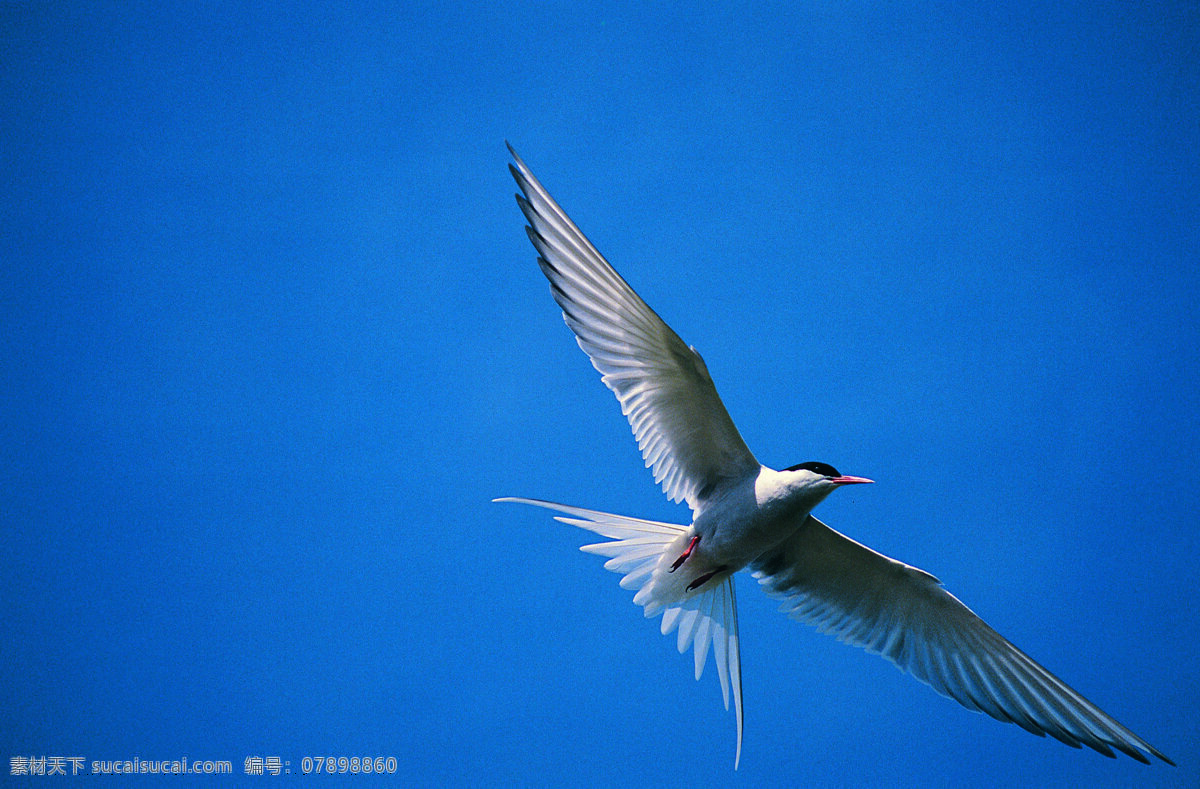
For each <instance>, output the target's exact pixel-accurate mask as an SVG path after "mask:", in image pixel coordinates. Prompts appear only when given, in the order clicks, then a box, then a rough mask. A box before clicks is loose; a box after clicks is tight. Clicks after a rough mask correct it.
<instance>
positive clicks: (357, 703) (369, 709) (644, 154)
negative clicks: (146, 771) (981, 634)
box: [0, 2, 1200, 787]
mask: <svg viewBox="0 0 1200 789" xmlns="http://www.w3.org/2000/svg"><path fill="white" fill-rule="evenodd" d="M645 5H646V4H642V3H625V4H604V5H603V6H598V7H591V6H588V5H586V4H576V3H506V4H467V5H462V4H452V3H403V4H396V5H390V4H353V5H346V6H341V5H339V4H328V3H322V4H312V5H308V6H300V5H293V6H291V7H289V8H288V9H287V10H283V9H282V6H281V7H279V8H276V7H275V6H274V5H272V4H266V5H264V4H246V5H244V6H241V5H232V4H230V5H224V4H222V5H213V4H204V5H201V4H175V3H154V4H139V5H138V6H137V7H131V6H130V5H129V4H91V3H88V4H70V3H60V4H40V3H25V2H17V3H6V4H4V5H3V7H2V8H0V18H2V19H3V28H4V30H5V34H4V36H3V41H0V107H2V109H0V118H2V119H3V122H2V123H0V142H2V144H0V160H2V162H3V165H2V166H0V173H2V174H3V175H2V177H3V180H4V185H5V187H6V188H5V189H4V190H3V195H4V196H3V197H2V198H0V257H2V258H3V260H4V261H5V263H4V266H3V269H2V271H3V288H2V290H0V294H2V295H0V299H3V310H2V311H0V315H2V316H3V317H2V320H3V333H2V336H0V365H2V367H3V369H4V370H5V374H4V376H3V379H2V380H3V383H2V385H0V395H2V400H0V403H2V407H3V419H2V420H0V452H2V453H3V458H0V491H2V496H3V500H2V502H0V503H2V506H0V522H2V523H3V534H4V540H3V547H2V548H0V551H2V555H3V572H2V573H0V603H2V606H3V607H2V609H0V611H2V614H3V619H4V622H5V636H4V640H3V644H4V647H3V660H2V664H3V669H2V671H3V682H2V683H0V708H2V709H4V710H5V713H4V717H5V719H6V724H5V725H4V726H3V727H0V751H2V752H3V755H4V757H5V758H6V760H7V759H8V758H11V757H12V756H16V755H33V756H38V755H46V756H54V755H60V756H77V755H83V756H85V757H86V758H87V759H88V760H89V762H90V760H93V759H124V758H133V757H134V756H139V757H140V758H144V759H170V758H180V757H182V756H185V755H186V756H188V757H189V758H191V759H228V760H230V761H232V762H233V763H234V766H235V768H236V769H237V770H238V771H239V772H240V769H241V765H242V762H243V760H244V759H245V757H246V756H250V755H256V754H257V755H265V756H270V755H276V756H280V757H282V758H283V759H287V760H290V762H291V764H292V768H293V772H296V771H297V770H298V767H299V763H300V760H301V759H302V758H303V757H304V756H313V755H318V754H330V755H346V756H353V755H383V756H389V755H391V756H395V757H396V758H397V765H398V773H399V775H400V777H401V778H403V780H404V782H405V783H407V784H409V785H428V786H441V785H452V784H457V785H484V784H490V783H496V784H508V785H532V786H539V785H546V786H555V785H559V786H561V785H597V786H598V785H604V786H627V785H661V786H688V787H696V786H705V785H714V784H726V783H729V784H732V785H740V786H781V785H785V784H791V785H810V786H818V785H860V784H869V785H879V786H886V785H911V786H918V785H919V786H939V785H942V786H954V785H959V786H961V785H978V786H1003V785H1029V786H1034V785H1037V786H1045V785H1055V784H1058V785H1076V786H1083V785H1090V786H1109V785H1112V786H1129V785H1134V784H1136V785H1139V786H1180V785H1195V784H1196V783H1198V782H1200V735H1198V734H1197V729H1196V725H1195V707H1196V703H1197V701H1198V699H1200V669H1198V668H1197V665H1198V664H1197V661H1196V658H1195V653H1194V652H1195V650H1194V645H1195V644H1196V643H1197V641H1200V618H1198V617H1197V615H1196V611H1195V603H1194V595H1195V591H1196V588H1197V584H1196V575H1195V565H1196V562H1195V556H1196V553H1197V551H1198V550H1200V538H1198V537H1197V529H1196V513H1197V511H1198V509H1200V481H1198V477H1200V461H1198V459H1197V447H1198V446H1200V417H1198V416H1197V414H1198V413H1200V395H1198V391H1200V390H1198V384H1200V365H1198V364H1197V362H1198V353H1200V352H1198V351H1197V348H1198V346H1200V331H1198V329H1200V325H1198V324H1200V320H1198V316H1197V307H1196V305H1197V302H1198V297H1200V272H1198V269H1197V258H1198V253H1200V202H1198V198H1197V194H1198V193H1200V192H1198V187H1200V161H1198V159H1200V154H1198V153H1197V152H1198V151H1200V121H1198V120H1197V119H1198V118H1200V87H1198V86H1200V13H1198V12H1197V7H1196V5H1195V4H1194V3H1193V4H1171V3H1139V4H1123V3H1100V4H1097V3H1045V4H1032V5H1024V4H1020V5H1012V4H1003V3H1000V4H997V3H969V4H968V3H945V4H933V5H928V6H922V7H921V8H919V9H912V10H909V9H906V8H904V7H901V6H899V5H896V4H866V5H856V6H855V7H853V8H846V7H844V5H843V4H827V3H815V4H803V5H804V7H803V8H798V7H797V5H800V4H780V5H775V4H753V5H750V4H747V5H727V6H705V7H703V8H700V9H697V8H695V7H693V6H692V5H690V4H687V5H684V4H681V5H678V6H659V7H655V8H646V7H645ZM506 139H507V140H510V141H511V142H512V144H513V145H514V146H515V147H516V149H517V150H518V151H519V152H520V153H521V155H522V156H523V157H524V158H525V160H526V161H527V163H528V164H529V165H530V167H531V168H532V169H533V171H534V172H535V173H536V174H537V175H538V176H539V177H540V178H541V180H542V181H543V182H544V183H545V184H546V186H547V187H548V188H549V189H550V191H551V193H552V194H553V195H554V196H555V197H556V198H557V199H558V201H559V202H560V203H561V204H562V205H563V206H564V207H565V208H566V210H567V211H568V212H569V213H570V214H571V215H572V216H573V218H574V219H575V221H576V222H577V223H578V224H579V225H580V226H581V227H582V228H583V230H584V232H585V233H587V234H588V235H589V236H590V238H591V239H592V241H593V242H595V244H596V245H597V246H598V247H599V248H600V249H601V251H603V252H604V253H605V254H606V256H607V257H608V258H609V259H610V260H611V261H612V262H613V264H614V265H615V266H616V267H617V269H618V270H619V271H621V272H622V273H623V274H624V276H625V277H626V278H627V279H628V280H629V282H630V283H631V284H632V285H633V286H634V287H635V288H636V289H637V290H638V291H639V292H640V293H641V294H642V296H643V297H644V298H645V299H646V300H647V301H648V302H649V303H650V305H651V306H652V307H654V308H655V309H656V310H657V311H658V312H659V314H660V315H662V316H663V317H664V318H665V319H666V320H667V322H668V323H670V324H671V325H672V326H673V327H674V328H675V329H676V331H677V332H678V333H679V334H680V335H681V336H682V337H683V338H684V339H685V340H687V341H688V342H689V343H691V344H693V345H695V346H696V347H697V348H698V349H699V350H700V351H701V352H702V353H703V354H704V357H705V359H706V361H707V363H708V367H709V369H710V371H711V372H712V375H713V377H714V379H715V380H716V382H717V386H718V389H719V390H720V392H721V394H722V396H723V398H724V400H725V403H726V405H727V407H728V409H729V411H730V413H731V415H732V416H733V418H734V421H735V422H736V423H737V424H738V426H739V428H740V429H741V432H742V434H743V436H744V437H745V438H746V441H747V443H748V444H749V445H750V447H751V448H752V449H753V450H754V451H755V453H756V454H757V455H758V457H759V458H760V459H761V460H762V461H763V462H765V463H767V464H769V465H773V466H776V467H780V466H786V465H791V464H794V463H798V462H800V461H804V460H822V461H825V462H828V463H832V464H833V465H835V466H837V467H838V468H839V469H840V470H842V471H843V472H846V473H851V474H860V475H864V476H868V477H871V478H873V479H875V480H877V484H875V485H872V486H861V487H855V488H853V489H846V490H844V491H841V492H839V493H838V494H836V495H835V496H834V497H832V498H831V499H830V500H829V501H827V502H826V503H824V504H822V505H821V507H820V509H819V512H818V514H819V515H821V516H822V518H823V519H824V520H826V521H827V522H829V523H830V524H831V525H832V526H833V527H834V528H837V529H839V530H841V531H843V532H846V533H847V534H849V535H850V536H852V537H854V538H855V539H858V540H860V541H863V542H865V543H867V544H868V545H871V546H872V547H874V548H876V549H878V550H881V551H884V552H885V553H888V554H890V555H893V556H896V557H897V558H900V559H903V560H904V561H907V562H909V563H912V564H916V565H917V566H920V567H922V568H924V569H926V570H928V571H930V572H932V573H934V574H935V575H937V576H938V577H940V578H941V579H942V580H943V581H944V582H945V583H946V584H947V586H948V588H949V589H950V590H951V591H952V592H954V593H955V594H956V595H958V596H959V597H960V598H962V599H963V600H964V601H965V602H966V603H967V604H968V605H970V606H971V607H972V608H973V609H974V610H975V611H977V612H978V613H979V614H980V615H982V616H983V617H984V618H985V619H987V620H988V621H989V622H990V623H991V624H992V625H994V626H995V627H996V628H997V629H998V630H1000V631H1001V632H1002V633H1004V634H1005V635H1007V636H1008V637H1010V638H1011V639H1012V640H1014V641H1015V642H1016V643H1017V644H1018V646H1020V647H1021V648H1022V649H1024V650H1025V651H1027V652H1028V653H1030V654H1031V655H1032V656H1034V657H1035V658H1036V659H1038V660H1039V661H1041V662H1042V663H1044V664H1045V665H1046V666H1047V667H1049V668H1050V669H1051V670H1052V671H1054V672H1055V673H1057V674H1058V675H1060V676H1061V677H1063V678H1064V679H1065V680H1067V681H1068V682H1069V683H1070V684H1072V685H1073V686H1075V687H1076V688H1078V689H1079V690H1080V691H1082V692H1083V693H1084V694H1085V695H1087V696H1089V697H1090V698H1092V699H1093V700H1094V701H1095V702H1096V703H1097V704H1099V705H1100V706H1101V707H1103V708H1104V709H1105V710H1106V711H1108V712H1110V713H1111V714H1113V715H1114V716H1116V717H1117V718H1118V719H1120V720H1121V721H1122V722H1123V723H1125V724H1127V725H1128V726H1130V727H1131V728H1132V729H1133V730H1134V731H1136V732H1138V733H1139V734H1141V735H1142V736H1144V737H1145V738H1147V739H1148V740H1149V741H1150V742H1151V743H1153V744H1154V745H1155V746H1157V747H1158V748H1160V749H1161V750H1163V751H1164V752H1165V753H1167V754H1168V755H1169V756H1171V757H1172V758H1174V759H1175V760H1176V761H1177V762H1179V765H1180V766H1179V767H1178V768H1170V767H1167V766H1165V765H1152V766H1150V767H1146V766H1143V765H1140V764H1137V763H1135V762H1133V761H1132V760H1129V759H1121V760H1118V761H1111V760H1108V759H1104V758H1102V757H1100V756H1098V755H1096V754H1094V753H1091V752H1077V751H1074V750H1072V749H1069V748H1067V747H1065V746H1062V745H1060V744H1058V743H1056V742H1053V741H1048V740H1041V739H1038V738H1035V737H1032V736H1030V735H1029V734H1027V733H1025V732H1023V731H1021V730H1019V729H1017V728H1016V727H1014V726H1005V725H1002V724H999V723H997V722H995V721H993V720H991V719H989V718H986V717H984V716H981V715H977V714H972V713H969V712H967V711H965V710H963V709H961V708H959V707H958V705H957V704H955V703H953V702H950V701H948V700H946V699H943V698H941V697H940V696H938V695H936V694H935V693H933V692H932V691H930V690H929V689H927V688H925V687H924V686H921V685H920V684H918V683H916V682H915V681H913V680H911V679H910V678H907V677H904V676H902V675H901V674H900V673H899V672H897V671H896V670H895V669H894V668H892V667H891V666H890V665H888V664H887V663H886V662H884V661H882V660H880V659H879V658H876V657H872V656H868V655H865V654H861V653H859V652H857V651H855V650H852V649H850V648H847V647H845V646H843V645H841V644H838V643H836V642H835V641H833V640H831V639H829V638H826V637H823V636H820V635H818V634H817V633H815V632H813V631H811V630H809V629H807V628H805V627H803V626H801V625H799V624H797V623H795V622H792V621H791V620H788V619H787V618H786V617H783V616H781V615H779V614H778V613H776V612H775V608H776V606H775V604H774V603H773V602H771V601H769V600H767V599H766V598H765V597H763V596H762V595H761V594H760V593H759V592H758V590H757V588H756V586H757V585H756V584H755V583H753V581H752V580H751V579H749V578H748V577H747V578H743V579H740V580H741V583H740V585H739V586H738V590H739V594H740V603H741V606H740V610H741V632H742V644H743V663H744V682H745V688H746V743H745V750H744V752H743V757H742V765H741V769H740V770H739V771H738V772H737V773H736V774H735V773H733V772H732V769H731V768H732V762H733V735H734V724H733V716H732V714H729V713H725V712H724V711H723V709H722V707H721V703H720V690H719V687H718V685H717V682H716V679H715V678H714V676H713V675H712V673H711V671H710V672H709V674H708V675H707V676H705V677H704V678H703V680H702V681H701V682H699V683H696V682H694V681H693V679H692V676H691V666H690V660H687V659H684V658H681V657H679V656H678V655H677V654H675V651H674V646H673V644H672V643H671V641H670V640H669V639H664V638H662V637H661V636H659V634H658V632H657V628H656V626H655V624H656V623H648V622H646V621H644V620H643V619H642V617H641V614H640V610H639V609H637V608H635V607H634V606H633V605H632V604H631V602H630V597H631V595H630V594H629V593H628V592H625V591H623V590H621V589H620V588H618V586H617V583H616V582H617V580H618V579H617V577H616V576H615V575H612V574H610V573H607V572H605V571H604V570H603V569H602V568H601V566H600V562H599V561H597V560H596V558H595V557H591V556H586V555H584V554H581V553H579V552H578V551H577V550H576V547H577V546H578V545H580V544H582V543H584V542H586V541H587V538H586V536H585V535H584V534H583V533H576V532H575V531H574V530H572V529H569V528H568V527H565V526H562V525H560V524H557V523H555V522H553V521H552V520H550V519H549V517H547V516H546V514H545V513H543V512H540V511H537V510H532V509H527V508H519V507H515V506H500V505H495V504H491V503H489V501H490V499H492V498H493V497H496V496H503V495H524V496H533V497H539V498H547V499H553V500H559V501H565V502H568V503H573V504H578V505H581V506H586V507H594V508H597V509H604V510H610V511H615V512H621V513H627V514H633V515H640V516H644V517H650V518H656V519H660V520H672V521H678V522H686V520H687V517H688V515H687V511H686V509H685V508H684V507H682V506H674V505H671V504H669V503H668V502H667V501H666V499H665V497H664V496H663V495H662V494H661V492H660V491H658V489H657V488H656V486H655V485H654V483H653V480H652V479H651V477H650V475H649V473H648V472H646V471H645V470H644V469H643V468H642V462H641V459H640V457H639V455H638V452H637V449H636V446H635V444H634V442H633V440H632V438H631V436H630V434H629V429H628V426H627V425H626V423H625V422H624V420H623V418H622V417H621V415H620V411H619V409H618V407H617V404H616V402H615V400H614V399H613V398H612V396H611V395H610V394H609V392H608V391H607V390H606V389H605V388H604V387H603V386H602V385H601V384H600V382H599V380H598V376H597V375H596V374H595V372H594V371H593V370H592V369H591V366H590V365H589V364H588V362H587V360H586V358H585V357H584V356H583V355H582V354H581V353H580V352H579V349H578V348H577V347H576V346H575V343H574V342H573V340H572V338H571V336H570V333H569V331H568V330H567V328H566V327H565V326H564V325H563V323H562V320H561V318H560V316H559V313H558V310H557V309H556V307H555V306H554V304H553V302H552V300H551V298H550V296H549V293H548V289H547V286H546V283H545V281H544V280H543V279H542V277H541V275H540V273H539V272H538V270H537V267H536V265H535V264H534V253H533V250H532V248H531V247H530V246H529V244H528V241H527V240H526V238H525V234H524V232H523V230H522V225H523V221H522V217H521V215H520V212H519V211H518V209H517V207H516V205H515V203H514V201H513V198H512V194H513V192H514V191H515V186H514V184H513V183H512V180H511V178H510V177H509V174H508V172H507V169H506V159H507V153H506V151H505V148H504V144H503V143H504V140H506ZM7 769H8V768H7V766H6V768H5V771H6V774H7ZM212 780H213V783H214V785H215V784H216V783H219V781H217V780H216V779H212ZM261 780H262V781H263V782H264V783H265V782H268V781H270V782H273V783H276V782H281V781H286V780H295V779H282V778H280V779H267V778H264V779H261ZM301 780H303V779H301ZM352 780H353V781H354V785H362V782H363V781H365V780H367V779H364V778H361V777H356V778H355V779H352Z"/></svg>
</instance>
